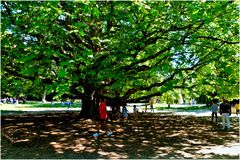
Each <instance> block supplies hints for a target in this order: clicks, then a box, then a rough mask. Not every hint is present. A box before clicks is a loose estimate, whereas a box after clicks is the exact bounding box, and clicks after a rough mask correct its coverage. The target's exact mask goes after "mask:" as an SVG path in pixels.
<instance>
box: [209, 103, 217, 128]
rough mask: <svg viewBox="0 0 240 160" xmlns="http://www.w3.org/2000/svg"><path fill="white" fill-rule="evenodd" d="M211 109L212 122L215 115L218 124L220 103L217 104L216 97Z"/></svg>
mask: <svg viewBox="0 0 240 160" xmlns="http://www.w3.org/2000/svg"><path fill="white" fill-rule="evenodd" d="M210 110H211V111H212V122H213V119H214V117H215V118H216V124H217V112H218V105H217V100H216V99H214V100H213V104H212V106H211V108H210Z"/></svg>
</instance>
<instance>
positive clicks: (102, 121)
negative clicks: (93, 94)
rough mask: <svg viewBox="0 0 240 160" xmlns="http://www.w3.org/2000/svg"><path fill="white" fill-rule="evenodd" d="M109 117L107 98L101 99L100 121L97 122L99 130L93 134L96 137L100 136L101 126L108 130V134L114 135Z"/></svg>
mask: <svg viewBox="0 0 240 160" xmlns="http://www.w3.org/2000/svg"><path fill="white" fill-rule="evenodd" d="M107 118H108V113H107V105H106V99H103V100H101V102H100V105H99V123H98V124H97V132H96V133H94V134H93V136H94V137H97V136H99V130H100V128H103V129H104V130H107V131H108V132H107V135H108V136H110V135H112V133H113V132H112V131H111V130H110V128H109V127H108V125H107Z"/></svg>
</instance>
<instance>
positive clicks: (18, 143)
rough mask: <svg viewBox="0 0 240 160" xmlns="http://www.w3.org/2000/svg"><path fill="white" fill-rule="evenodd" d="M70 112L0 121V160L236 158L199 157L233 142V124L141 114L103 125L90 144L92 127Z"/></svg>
mask: <svg viewBox="0 0 240 160" xmlns="http://www.w3.org/2000/svg"><path fill="white" fill-rule="evenodd" d="M76 117H77V113H75V112H71V113H70V112H64V113H63V112H61V113H48V114H34V115H27V114H22V115H15V116H13V115H12V116H3V117H1V126H2V132H1V133H2V141H1V158H2V159H6V158H8V159H20V158H21V159H39V158H41V159H62V158H63V159H96V158H104V159H108V158H117V159H136V158H137V159H143V158H144V159H150V158H151V159H152V158H156V159H169V158H208V159H209V158H214V159H233V158H234V159H235V158H236V159H238V158H239V155H238V154H236V153H233V154H228V153H226V154H225V153H224V150H223V152H222V154H219V153H214V152H208V153H207V154H206V153H204V152H201V151H202V150H210V149H211V148H212V147H220V148H221V147H223V148H224V147H227V146H229V145H231V144H237V143H238V142H239V124H238V122H237V121H236V120H237V119H235V122H232V126H234V127H232V129H231V130H230V131H222V130H220V127H219V126H217V125H213V124H211V122H210V117H192V116H175V115H166V114H160V113H158V114H151V113H148V114H142V115H139V116H138V118H137V119H135V120H134V119H133V118H131V117H130V119H129V121H128V122H117V121H112V122H109V124H110V126H111V129H112V130H113V132H114V134H113V135H112V136H111V137H108V136H106V135H105V134H102V135H100V136H99V137H98V138H93V137H92V134H93V133H94V132H95V131H96V130H95V125H96V122H95V121H92V120H90V119H76Z"/></svg>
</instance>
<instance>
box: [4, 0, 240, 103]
mask: <svg viewBox="0 0 240 160" xmlns="http://www.w3.org/2000/svg"><path fill="white" fill-rule="evenodd" d="M237 20H238V8H237V3H236V2H233V1H209V2H199V1H190V2H177V1H153V2H149V1H125V2H118V1H97V2H94V1H73V2H67V1H61V2H58V1H54V2H53V1H52V2H42V1H36V2H23V1H21V2H8V1H7V2H6V1H2V2H1V21H2V23H1V27H2V31H1V41H2V56H1V58H2V61H1V62H2V64H1V65H2V74H1V80H2V92H3V93H4V94H8V93H9V94H12V95H14V96H19V94H20V93H22V94H26V93H31V94H33V95H35V94H39V93H41V92H42V93H44V92H46V93H47V94H54V96H55V98H58V97H59V98H60V97H61V96H63V95H69V96H76V97H79V98H81V99H83V100H86V101H92V100H93V99H94V97H106V98H107V99H108V100H109V101H116V99H117V100H118V101H119V102H139V101H141V100H146V99H149V98H151V97H153V96H160V95H162V94H163V93H165V92H167V91H171V90H173V89H176V88H187V87H188V88H190V89H192V90H194V89H195V90H207V91H213V92H218V93H219V94H221V95H227V96H228V97H234V96H235V97H236V94H238V85H239V78H238V73H239V67H238V60H239V55H238V54H237V53H238V45H237V44H238V37H239V28H238V27H239V25H238V22H237ZM206 86H209V87H206ZM215 86H216V87H215ZM229 91H232V92H229ZM13 92H14V93H13ZM226 92H227V93H226Z"/></svg>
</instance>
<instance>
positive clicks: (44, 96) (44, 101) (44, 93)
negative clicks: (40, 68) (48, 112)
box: [42, 91, 47, 103]
mask: <svg viewBox="0 0 240 160" xmlns="http://www.w3.org/2000/svg"><path fill="white" fill-rule="evenodd" d="M46 95H47V92H46V91H44V92H43V95H42V103H46Z"/></svg>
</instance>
